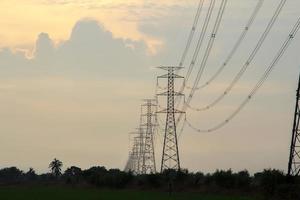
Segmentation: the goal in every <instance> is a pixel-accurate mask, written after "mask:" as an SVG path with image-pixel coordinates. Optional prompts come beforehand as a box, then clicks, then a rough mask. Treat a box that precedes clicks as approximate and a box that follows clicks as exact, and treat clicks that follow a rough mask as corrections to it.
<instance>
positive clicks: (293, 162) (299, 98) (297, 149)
mask: <svg viewBox="0 0 300 200" xmlns="http://www.w3.org/2000/svg"><path fill="white" fill-rule="evenodd" d="M299 122H300V76H299V81H298V89H297V95H296V107H295V113H294V123H293V132H292V141H291V147H290V157H289V164H288V175H290V176H298V175H299V174H300V129H299Z"/></svg>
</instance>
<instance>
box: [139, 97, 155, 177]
mask: <svg viewBox="0 0 300 200" xmlns="http://www.w3.org/2000/svg"><path fill="white" fill-rule="evenodd" d="M144 101H145V104H143V105H142V107H144V108H145V109H146V113H145V114H143V115H142V116H143V117H144V118H146V120H145V123H144V124H142V126H143V127H144V130H145V131H146V132H145V134H144V137H143V139H144V142H143V152H142V157H143V158H142V159H143V164H142V167H141V173H142V174H149V173H150V174H152V173H156V163H155V154H154V139H153V138H154V132H155V126H156V121H155V119H156V117H155V116H156V104H155V102H156V100H155V99H145V100H144ZM153 102H154V103H153Z"/></svg>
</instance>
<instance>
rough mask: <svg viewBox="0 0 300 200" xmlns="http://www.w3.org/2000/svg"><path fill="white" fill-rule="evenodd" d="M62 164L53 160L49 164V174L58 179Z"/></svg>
mask: <svg viewBox="0 0 300 200" xmlns="http://www.w3.org/2000/svg"><path fill="white" fill-rule="evenodd" d="M62 166H63V163H62V162H61V161H60V160H57V159H56V158H54V160H53V161H52V162H51V163H50V164H49V168H50V169H51V173H52V174H53V175H54V176H55V177H59V176H60V175H61V168H62Z"/></svg>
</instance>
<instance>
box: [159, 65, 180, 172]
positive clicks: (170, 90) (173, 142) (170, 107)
mask: <svg viewBox="0 0 300 200" xmlns="http://www.w3.org/2000/svg"><path fill="white" fill-rule="evenodd" d="M159 68H160V69H163V70H166V71H167V72H168V73H167V74H165V75H162V76H158V79H167V80H168V85H167V91H165V92H163V93H161V94H157V95H159V96H166V97H167V105H166V109H164V110H162V111H159V112H158V113H166V115H167V116H166V125H165V135H164V143H163V152H162V161H161V172H163V171H164V170H166V169H174V170H180V160H179V151H178V142H177V133H176V119H175V113H183V112H182V111H179V110H177V109H175V96H183V94H181V93H179V92H176V91H175V83H174V81H175V79H177V78H183V77H182V76H179V75H177V74H175V72H177V71H178V70H180V69H181V67H159Z"/></svg>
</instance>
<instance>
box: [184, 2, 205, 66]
mask: <svg viewBox="0 0 300 200" xmlns="http://www.w3.org/2000/svg"><path fill="white" fill-rule="evenodd" d="M203 3H204V0H200V1H199V5H198V9H197V12H196V15H195V18H194V23H193V26H192V29H191V31H190V34H189V37H188V40H187V43H186V46H185V49H184V51H183V54H182V56H181V59H180V62H179V66H180V67H182V66H183V64H184V61H185V59H186V56H187V53H188V51H189V49H190V46H191V43H192V41H193V38H194V35H195V31H196V28H197V26H198V22H199V17H200V15H201V11H202V8H203Z"/></svg>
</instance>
